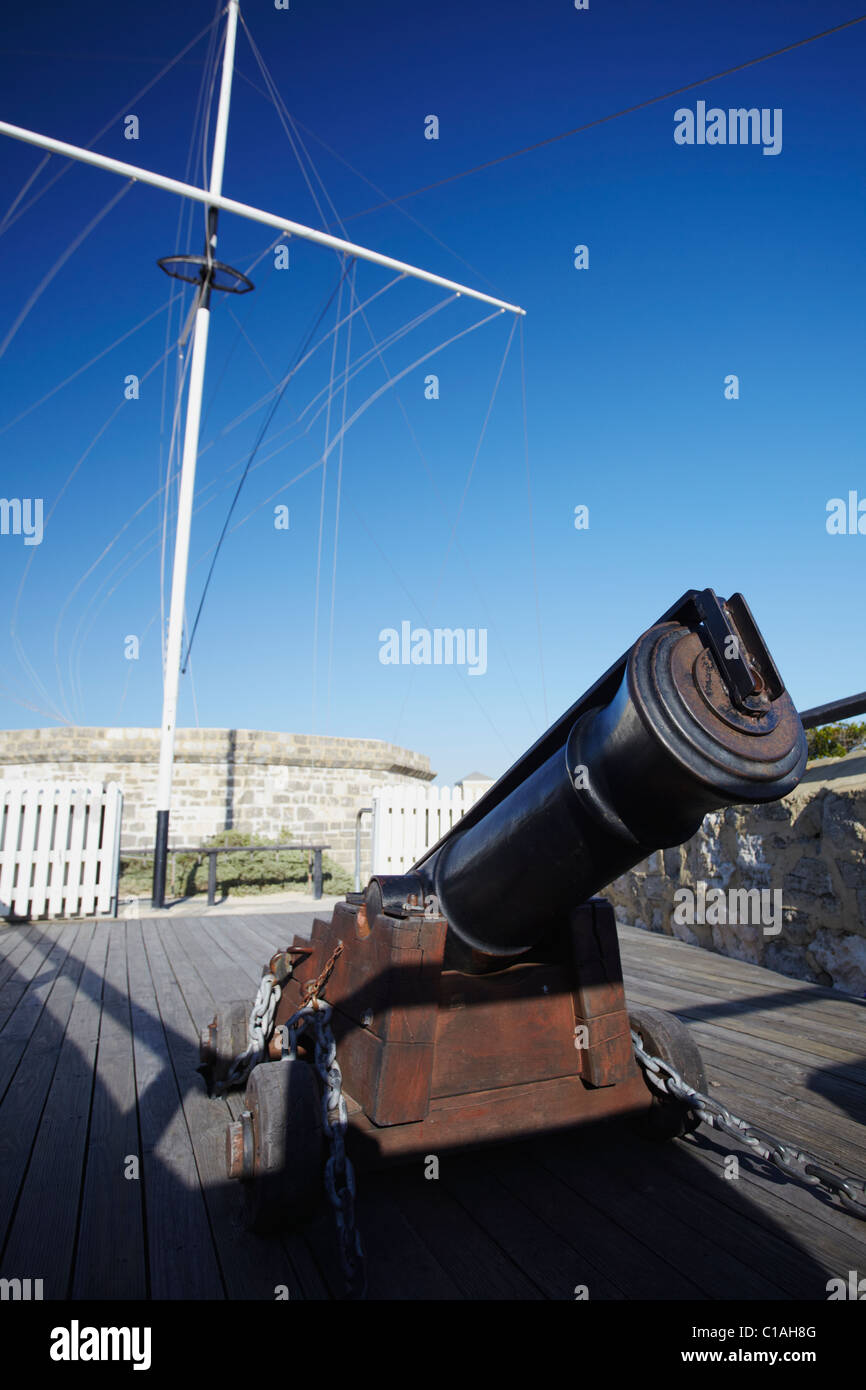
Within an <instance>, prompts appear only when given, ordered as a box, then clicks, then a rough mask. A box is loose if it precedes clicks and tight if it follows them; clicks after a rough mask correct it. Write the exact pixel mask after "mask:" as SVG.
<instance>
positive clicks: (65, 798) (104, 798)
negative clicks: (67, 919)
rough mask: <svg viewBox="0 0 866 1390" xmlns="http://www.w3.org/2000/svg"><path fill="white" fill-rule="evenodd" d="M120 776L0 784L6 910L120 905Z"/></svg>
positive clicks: (54, 912)
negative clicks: (103, 781)
mask: <svg viewBox="0 0 866 1390" xmlns="http://www.w3.org/2000/svg"><path fill="white" fill-rule="evenodd" d="M122 807H123V794H122V792H121V790H120V787H119V786H118V784H117V783H116V782H109V783H108V785H107V786H101V785H99V786H91V785H88V784H85V783H80V782H65V783H55V782H23V781H20V782H0V916H10V915H11V914H14V915H15V916H16V917H25V916H31V917H41V916H43V915H45V914H46V913H47V914H48V915H49V916H51V917H61V916H63V915H64V914H66V915H70V916H86V915H87V914H89V913H92V912H111V911H113V910H116V902H117V873H118V865H119V858H120V817H121V811H122Z"/></svg>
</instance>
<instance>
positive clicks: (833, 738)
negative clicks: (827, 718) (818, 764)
mask: <svg viewBox="0 0 866 1390" xmlns="http://www.w3.org/2000/svg"><path fill="white" fill-rule="evenodd" d="M864 741H866V724H822V725H821V727H820V728H818V729H807V730H806V743H807V745H808V748H809V757H810V758H844V756H845V754H846V753H850V751H851V749H852V748H856V747H857V745H858V744H859V743H863V742H864Z"/></svg>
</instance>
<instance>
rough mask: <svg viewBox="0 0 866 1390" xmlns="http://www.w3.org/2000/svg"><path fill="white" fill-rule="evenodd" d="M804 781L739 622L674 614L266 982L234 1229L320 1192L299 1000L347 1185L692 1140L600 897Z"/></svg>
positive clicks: (282, 960) (694, 603)
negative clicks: (325, 1017)
mask: <svg viewBox="0 0 866 1390" xmlns="http://www.w3.org/2000/svg"><path fill="white" fill-rule="evenodd" d="M805 764H806V740H805V736H804V733H803V727H802V724H801V721H800V718H799V716H798V714H797V712H796V709H795V707H794V705H793V704H792V702H791V699H790V697H789V695H788V694H787V692H786V690H785V687H784V684H783V682H782V680H781V678H780V676H779V673H778V671H777V669H776V666H775V664H774V662H773V659H772V657H771V655H770V653H769V651H768V650H767V647H766V644H765V642H764V640H763V638H762V637H761V634H760V632H759V630H758V628H757V626H756V624H755V621H754V619H753V617H752V615H751V612H750V610H749V607H748V605H747V603H746V601H745V599H744V598H743V597H742V595H740V594H735V595H733V596H732V597H731V598H729V599H727V600H724V599H720V598H718V597H717V596H716V594H715V593H714V592H713V590H712V589H704V590H689V591H688V592H687V593H686V594H684V595H683V597H682V598H681V599H680V600H679V602H678V603H676V604H674V605H673V607H672V608H670V609H668V611H667V612H666V613H664V614H662V616H661V618H659V620H658V621H657V622H656V623H654V624H653V625H652V627H650V628H649V629H648V630H647V631H645V632H644V633H643V635H642V636H640V637H639V638H638V640H637V641H636V642H635V643H634V645H633V646H632V647H631V648H630V649H629V650H628V651H627V652H626V653H625V654H624V655H623V656H622V657H621V658H620V659H619V660H618V661H617V662H615V663H614V665H613V666H611V667H610V669H609V670H608V671H607V672H605V674H604V675H603V676H601V678H600V679H599V680H598V681H596V683H595V684H594V685H593V686H592V687H591V688H590V689H589V690H588V691H587V692H586V693H585V694H584V695H583V696H582V697H581V698H580V699H579V700H578V701H577V702H576V704H574V705H572V706H571V708H570V709H568V710H567V711H566V713H565V714H563V716H562V717H561V718H560V719H558V720H557V721H556V723H555V724H553V725H552V727H551V728H550V729H548V731H547V732H546V733H545V734H544V735H543V736H542V737H541V738H540V739H539V740H538V741H537V742H536V743H535V744H534V745H533V746H532V748H530V749H529V750H528V751H527V752H526V753H525V754H524V755H523V757H521V758H520V759H519V760H518V761H517V762H516V763H515V764H514V766H513V767H511V768H510V769H509V770H508V771H507V772H506V773H505V775H504V776H503V777H501V778H500V779H499V781H498V782H496V783H495V785H494V786H492V787H491V788H490V789H489V791H487V793H486V794H485V795H484V796H482V797H481V798H480V799H479V800H478V801H477V802H476V803H475V805H474V806H472V807H471V808H470V809H469V810H468V811H467V813H466V814H465V815H464V816H463V818H462V819H461V820H460V821H458V822H457V823H456V824H455V825H454V826H453V828H452V829H451V830H450V831H449V832H448V833H447V834H446V835H445V836H444V837H443V838H442V839H441V840H440V841H439V842H438V844H436V845H434V846H433V847H432V848H430V849H429V850H428V851H427V852H426V853H425V854H424V855H423V856H422V858H421V859H419V860H418V862H417V863H416V864H414V865H413V867H412V868H411V870H410V871H409V872H408V873H406V874H401V875H390V876H389V875H374V876H373V878H371V880H370V882H369V883H368V885H367V888H366V890H365V891H364V892H363V893H349V894H348V895H347V897H346V900H345V901H344V902H341V903H339V904H337V906H336V907H335V909H334V912H333V914H332V916H331V918H330V920H329V921H325V920H316V921H315V923H314V926H313V930H312V935H311V938H310V939H309V941H307V940H300V939H296V940H295V942H294V943H293V945H292V946H291V947H289V948H287V949H286V950H285V951H281V952H277V953H276V955H275V956H274V957H273V958H272V960H271V961H269V962H268V964H267V965H266V967H265V970H266V972H268V974H269V976H270V978H271V979H273V980H275V981H279V982H280V984H281V988H282V993H281V996H280V999H279V1004H278V1006H277V1009H276V1013H275V1017H274V1020H273V1024H274V1027H273V1036H272V1037H271V1039H270V1042H269V1047H268V1056H269V1057H270V1058H271V1059H272V1060H267V1061H266V1062H264V1063H263V1064H262V1065H257V1066H255V1067H254V1069H253V1071H252V1073H251V1075H250V1077H249V1080H248V1083H247V1091H246V1108H245V1110H244V1112H243V1114H242V1115H241V1116H240V1118H239V1119H238V1120H236V1121H235V1122H234V1123H233V1124H232V1125H230V1126H229V1130H228V1135H227V1154H228V1160H227V1161H228V1172H229V1174H230V1175H231V1176H232V1177H237V1178H239V1179H240V1180H241V1181H242V1183H243V1186H244V1190H245V1195H246V1203H247V1214H248V1220H249V1223H250V1224H251V1225H252V1226H253V1227H254V1228H255V1229H258V1230H266V1229H269V1228H270V1227H271V1226H274V1225H278V1224H281V1223H283V1222H285V1221H291V1220H297V1219H299V1218H302V1217H303V1216H304V1215H305V1214H307V1213H308V1212H309V1211H310V1209H311V1207H312V1206H313V1205H314V1204H315V1199H316V1194H317V1191H318V1190H319V1189H320V1187H321V1182H322V1176H321V1175H322V1164H323V1157H324V1155H323V1141H324V1125H323V1119H322V1114H323V1112H322V1103H321V1095H320V1086H321V1080H320V1078H322V1077H323V1075H324V1073H323V1070H322V1066H321V1058H320V1057H319V1056H318V1053H317V1050H316V1049H317V1046H318V1045H316V1047H314V1045H313V1041H312V1039H311V1038H309V1037H308V1038H307V1041H306V1043H305V1041H304V1037H305V1034H304V1027H303V1023H301V1024H298V1019H297V1011H298V1010H299V1009H300V1008H301V1007H302V1006H304V1005H305V1003H307V1004H309V1002H310V1001H311V999H314V998H325V999H326V1000H327V1003H328V1005H329V1006H330V1009H331V1013H330V1021H331V1025H332V1027H333V1037H334V1039H335V1041H336V1046H337V1050H338V1053H339V1065H340V1068H341V1071H342V1084H343V1095H344V1098H345V1106H346V1112H345V1118H346V1127H345V1133H346V1145H347V1148H348V1152H349V1153H350V1155H351V1157H352V1161H353V1163H354V1166H355V1167H356V1168H364V1167H368V1166H378V1165H381V1164H384V1163H387V1162H390V1161H398V1160H405V1159H408V1158H411V1157H413V1156H415V1157H417V1156H422V1157H424V1156H427V1155H431V1154H434V1155H437V1156H438V1155H440V1154H442V1153H443V1152H444V1151H446V1150H449V1149H454V1148H461V1149H463V1148H471V1147H477V1146H478V1145H482V1144H487V1143H491V1142H499V1141H502V1140H506V1139H509V1138H515V1137H527V1136H530V1135H536V1134H539V1133H541V1132H545V1131H552V1130H565V1129H570V1128H571V1127H573V1126H576V1125H580V1124H586V1123H593V1122H598V1121H602V1120H607V1119H609V1118H611V1117H615V1116H631V1117H633V1118H634V1119H636V1120H638V1121H639V1122H640V1123H641V1124H642V1125H643V1126H644V1128H645V1129H646V1130H647V1131H648V1132H650V1133H652V1134H655V1135H656V1136H658V1137H670V1136H674V1135H679V1134H682V1133H684V1132H685V1131H686V1130H687V1129H688V1128H689V1127H690V1126H691V1125H692V1123H693V1118H694V1117H693V1116H692V1115H691V1113H690V1112H689V1111H688V1109H687V1108H686V1107H685V1106H684V1105H683V1104H681V1103H679V1102H675V1101H672V1100H671V1099H670V1098H661V1097H660V1096H659V1094H658V1092H657V1091H653V1090H652V1089H651V1087H650V1086H649V1084H648V1082H647V1080H646V1079H645V1076H644V1073H643V1072H642V1071H641V1069H640V1066H639V1065H638V1062H637V1061H636V1058H635V1051H634V1044H633V1040H632V1030H634V1031H635V1032H636V1033H637V1035H638V1036H639V1037H640V1039H641V1042H642V1044H643V1047H644V1049H645V1050H646V1051H648V1052H649V1053H650V1054H651V1055H654V1056H661V1057H662V1058H663V1060H665V1061H668V1062H670V1063H671V1064H672V1065H673V1066H675V1067H676V1068H677V1070H678V1071H679V1072H680V1074H681V1075H682V1076H683V1077H684V1079H685V1080H686V1081H687V1082H688V1084H689V1085H691V1086H692V1087H694V1088H695V1089H698V1090H705V1089H706V1084H705V1081H704V1075H703V1068H702V1064H701V1059H700V1054H699V1052H698V1050H697V1048H696V1046H695V1044H694V1043H693V1041H692V1040H691V1038H690V1037H689V1035H688V1033H687V1031H686V1029H685V1027H684V1026H683V1025H682V1024H681V1023H680V1022H679V1021H678V1020H677V1019H676V1018H674V1017H673V1016H672V1015H669V1014H665V1013H663V1012H662V1011H660V1010H655V1009H645V1010H636V1009H632V1010H631V1012H629V1009H628V1007H627V1004H626V999H625V994H624V989H623V980H622V967H621V962H620V954H619V945H618V941H617V930H616V922H615V918H614V914H613V909H612V907H611V905H610V903H609V902H608V901H607V900H605V899H604V898H603V897H599V896H598V895H599V893H600V890H601V889H603V888H604V887H605V885H606V884H609V883H611V882H612V881H613V880H614V879H615V878H617V877H618V876H619V875H621V874H623V873H624V872H625V871H626V870H628V869H629V868H630V867H632V866H633V865H635V864H637V863H638V862H640V861H641V860H643V859H645V858H647V857H648V856H649V855H650V854H652V853H653V852H655V851H658V850H664V849H666V848H670V847H672V846H675V845H679V844H681V843H683V842H684V841H685V840H687V839H688V838H690V837H691V836H692V835H693V834H694V833H695V832H696V831H697V830H698V828H699V826H700V824H701V822H702V820H703V817H704V816H705V815H706V814H707V813H708V812H710V811H715V810H719V809H720V808H722V807H725V806H730V805H735V804H744V803H750V802H768V801H773V800H775V799H776V798H778V797H782V796H784V795H786V794H787V793H788V792H790V791H791V790H792V789H793V788H794V787H795V786H796V785H797V782H798V781H799V779H800V777H801V776H802V773H803V770H804V768H805ZM241 1018H242V1012H239V1011H238V1010H237V1009H235V1010H234V1012H232V1011H229V1012H228V1013H227V1014H226V1015H225V1022H224V1024H223V1025H222V1027H223V1031H224V1032H225V1033H226V1037H225V1038H223V1039H222V1040H220V1037H219V1032H220V1026H221V1025H220V1020H219V1019H217V1020H216V1021H215V1024H214V1025H211V1030H210V1031H209V1033H208V1035H207V1037H206V1038H205V1039H203V1049H204V1050H203V1054H202V1055H203V1060H204V1061H206V1062H207V1061H210V1062H211V1063H214V1062H215V1059H216V1060H218V1058H219V1057H220V1056H223V1055H225V1054H226V1053H227V1052H228V1053H230V1052H231V1051H232V1050H234V1047H235V1043H234V1042H233V1041H232V1040H233V1039H235V1038H236V1036H237V1031H238V1028H239V1027H240V1022H241ZM292 1018H294V1019H295V1026H294V1030H293V1031H294V1036H293V1038H292V1039H291V1040H290V1039H289V1038H288V1033H289V1031H292V1030H288V1029H286V1027H285V1026H284V1025H286V1024H288V1022H289V1020H290V1019H292ZM229 1035H230V1036H229ZM317 1062H318V1065H316V1063H317Z"/></svg>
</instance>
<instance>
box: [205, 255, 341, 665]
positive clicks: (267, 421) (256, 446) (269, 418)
mask: <svg viewBox="0 0 866 1390" xmlns="http://www.w3.org/2000/svg"><path fill="white" fill-rule="evenodd" d="M347 270H348V265H347V266H345V267H344V268H343V272H342V274H341V276H340V278H339V280H338V281H337V284H336V285H335V286H334V288H333V290H332V291H331V294H330V296H329V298H328V301H327V303H326V304H325V307H324V308H323V309H322V312H321V313H320V314H319V317H318V318H317V319H316V322H315V324H314V325H313V327H312V328H311V329H310V332H309V335H308V336H307V339H306V342H305V343H304V344H303V346H302V347H301V349H300V351H299V352H298V355H297V358H296V360H295V363H294V364H293V366H292V367H291V368H290V369H289V371H288V372H287V374H286V377H285V379H284V381H283V384H282V387H281V388H280V390H279V392H278V394H277V396H276V399H275V401H274V403H273V405H272V406H271V409H270V411H269V412H268V415H267V417H266V419H265V421H264V423H263V425H262V427H261V429H260V431H259V434H258V438H257V439H256V442H255V444H254V445H253V448H252V450H251V452H250V456H249V458H248V459H247V463H246V467H245V468H244V471H243V473H242V474H241V478H240V481H239V483H238V485H237V489H236V491H235V495H234V497H233V498H232V503H231V506H230V507H229V510H228V515H227V517H226V519H225V521H224V523H223V529H222V531H221V532H220V538H219V540H218V541H217V544H216V549H215V551H214V556H213V560H212V561H211V566H210V569H209V570H208V574H207V578H206V580H205V583H204V589H203V590H202V595H201V598H200V599H199V605H198V609H197V610H196V615H195V621H194V622H193V625H192V632H191V633H190V636H189V642H188V644H187V649H186V656H185V658H184V661H183V664H182V666H181V668H180V669H181V675H184V674H185V673H186V666H187V662H188V661H189V654H190V652H191V651H192V644H193V642H194V640H195V634H196V630H197V628H198V624H199V619H200V618H201V613H202V609H203V607H204V601H205V599H206V597H207V591H208V589H209V588H210V582H211V578H212V577H213V572H214V566H215V565H216V562H217V558H218V556H219V553H220V550H221V549H222V544H223V541H224V540H225V536H226V532H227V530H228V524H229V522H230V521H231V518H232V513H233V512H234V509H235V507H236V505H237V500H238V498H239V497H240V495H241V488H242V487H243V485H244V483H245V482H246V479H247V475H248V474H249V471H250V469H251V467H252V465H253V460H254V458H255V456H256V454H257V453H258V451H259V447H260V445H261V443H262V440H263V439H264V437H265V434H266V433H267V430H268V426H269V425H270V423H271V421H272V419H273V418H274V415H275V414H276V412H277V409H278V407H279V404H280V402H281V400H282V399H283V396H284V395H285V393H286V390H287V388H288V385H289V382H290V381H291V380H292V377H293V376H294V374H295V372H296V371H297V367H298V363H299V361H300V358H301V357H302V356H303V354H304V352H305V351H306V349H307V348H308V346H309V344H310V341H311V339H312V337H313V335H314V334H315V332H316V331H317V329H318V327H319V324H320V323H321V321H322V319H323V318H324V316H325V314H326V313H327V312H328V309H329V308H330V307H331V304H332V302H333V299H334V295H335V294H336V293H337V291H338V289H340V287H341V286H342V283H343V280H344V279H345V277H346V271H347Z"/></svg>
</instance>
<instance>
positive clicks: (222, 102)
mask: <svg viewBox="0 0 866 1390" xmlns="http://www.w3.org/2000/svg"><path fill="white" fill-rule="evenodd" d="M237 28H238V0H229V7H228V20H227V23H226V41H225V51H224V53H223V70H222V83H221V85H220V95H219V106H218V109H217V122H216V130H215V132H214V146H213V160H212V163H211V175H210V189H209V192H210V193H211V194H213V195H214V196H216V197H219V195H220V194H221V193H222V184H223V168H224V166H225V158H226V137H227V135H228V124H229V105H230V103H231V93H232V72H233V68H234V57H235V40H236V37H237ZM217 217H218V211H217V209H216V208H215V207H213V206H209V207H208V212H207V251H206V254H207V258H208V266H209V264H210V262H211V261H212V260H213V258H214V253H215V251H216V241H217ZM210 295H211V288H210V270H209V268H208V271H207V272H206V274H205V279H204V281H203V283H202V287H201V291H200V296H201V297H200V301H199V306H198V309H197V310H196V315H195V332H194V334H193V340H192V362H191V363H190V369H189V393H188V395H187V400H186V429H185V432H184V438H183V460H182V463H181V470H180V496H179V498H178V505H177V532H176V534H175V541H174V564H173V567H172V574H171V606H170V608H169V617H168V642H167V643H166V648H165V665H164V668H163V685H162V729H161V732H160V739H159V775H158V778H157V784H156V843H155V846H154V854H153V906H154V907H164V906H165V868H166V860H167V857H168V818H169V812H170V810H171V778H172V770H173V765H174V736H175V731H176V729H177V694H178V684H179V681H180V660H181V648H182V643H183V613H184V603H185V600H186V573H187V565H188V561H189V535H190V528H191V526H192V503H193V495H194V492H195V466H196V460H197V458H198V435H199V423H200V420H201V400H202V391H203V388H204V369H205V360H206V358H207V339H208V328H209V326H210Z"/></svg>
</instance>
